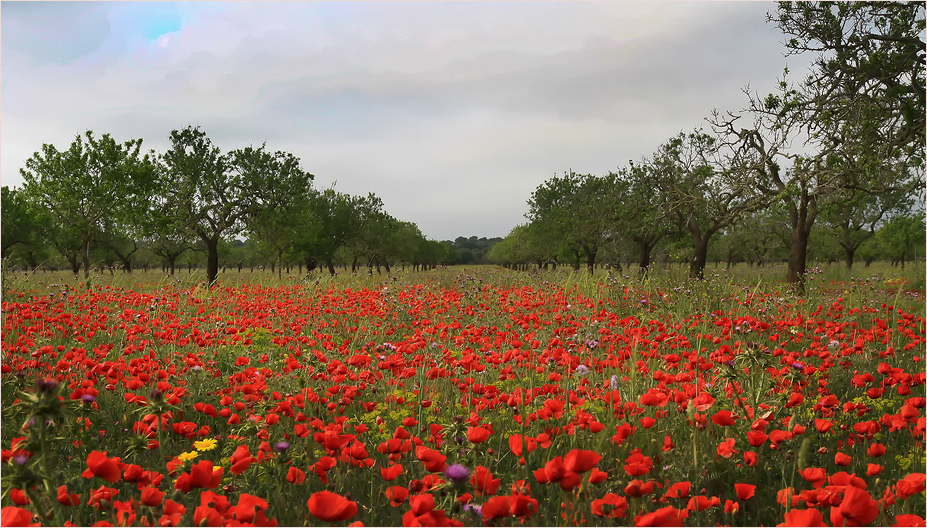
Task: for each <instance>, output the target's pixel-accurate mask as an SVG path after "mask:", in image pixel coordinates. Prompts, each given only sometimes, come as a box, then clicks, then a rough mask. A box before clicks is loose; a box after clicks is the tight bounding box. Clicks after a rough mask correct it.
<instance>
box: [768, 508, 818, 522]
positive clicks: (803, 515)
mask: <svg viewBox="0 0 927 528" xmlns="http://www.w3.org/2000/svg"><path fill="white" fill-rule="evenodd" d="M779 526H827V525H826V524H824V515H823V514H822V513H821V512H820V511H819V510H815V509H813V508H812V509H807V510H796V509H794V508H793V509H791V510H789V511H788V512H786V514H785V522H784V523H782V524H780V525H779Z"/></svg>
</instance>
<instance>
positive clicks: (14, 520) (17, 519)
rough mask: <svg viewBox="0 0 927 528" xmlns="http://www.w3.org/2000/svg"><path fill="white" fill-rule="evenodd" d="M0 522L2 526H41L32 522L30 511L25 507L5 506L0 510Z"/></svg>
mask: <svg viewBox="0 0 927 528" xmlns="http://www.w3.org/2000/svg"><path fill="white" fill-rule="evenodd" d="M0 524H2V525H3V526H41V525H40V524H39V523H32V512H31V511H29V510H27V509H25V508H18V507H16V506H6V507H5V508H3V509H2V510H0Z"/></svg>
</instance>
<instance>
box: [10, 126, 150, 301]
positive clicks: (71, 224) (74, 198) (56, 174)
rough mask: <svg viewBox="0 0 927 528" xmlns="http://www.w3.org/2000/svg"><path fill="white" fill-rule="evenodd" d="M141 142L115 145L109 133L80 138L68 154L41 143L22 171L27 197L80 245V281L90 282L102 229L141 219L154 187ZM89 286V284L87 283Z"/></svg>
mask: <svg viewBox="0 0 927 528" xmlns="http://www.w3.org/2000/svg"><path fill="white" fill-rule="evenodd" d="M141 146H142V140H140V139H138V140H129V141H126V142H125V143H121V144H120V143H117V142H116V140H114V139H113V138H112V137H110V136H109V134H103V136H102V137H101V138H100V139H97V138H95V137H94V135H93V132H91V131H87V132H86V134H85V135H84V136H83V137H81V136H80V135H78V136H77V137H76V138H75V139H74V141H73V142H72V143H71V147H70V148H69V149H68V150H66V151H59V150H58V149H57V148H55V146H54V145H49V144H47V143H46V144H44V145H42V150H41V152H36V153H35V154H34V155H33V156H32V157H31V158H29V159H28V160H27V161H26V167H25V168H23V169H20V173H21V174H22V176H23V180H24V181H25V184H24V186H23V192H24V193H25V194H26V196H27V197H28V198H29V199H30V200H32V201H34V202H35V203H37V204H40V205H41V206H42V207H45V208H46V209H48V211H49V212H50V213H51V214H52V216H53V217H54V221H55V222H56V223H57V224H58V225H59V226H61V228H62V232H61V234H62V236H65V237H73V238H76V239H78V240H79V241H80V246H81V249H80V254H81V260H82V262H83V267H84V277H85V278H86V279H89V278H90V242H91V241H92V240H93V238H94V236H96V234H97V233H98V232H99V231H100V230H104V229H114V230H115V229H118V228H119V226H120V225H121V224H129V223H134V222H138V221H142V218H143V217H142V214H141V211H143V209H144V204H145V203H146V202H147V201H148V199H149V196H151V194H152V193H153V192H154V189H155V186H156V180H155V171H154V166H153V164H152V162H151V159H150V158H149V156H148V155H144V156H141V155H140V149H141ZM88 286H89V282H88Z"/></svg>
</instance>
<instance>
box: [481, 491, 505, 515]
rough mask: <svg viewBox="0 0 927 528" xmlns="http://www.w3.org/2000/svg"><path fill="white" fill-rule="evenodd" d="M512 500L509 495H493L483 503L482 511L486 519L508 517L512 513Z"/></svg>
mask: <svg viewBox="0 0 927 528" xmlns="http://www.w3.org/2000/svg"><path fill="white" fill-rule="evenodd" d="M511 500H512V499H511V497H509V496H502V497H492V498H491V499H489V500H488V501H486V502H485V503H484V504H483V507H482V509H481V510H480V513H482V514H483V518H484V519H498V518H500V517H508V516H509V515H511V514H512V508H511Z"/></svg>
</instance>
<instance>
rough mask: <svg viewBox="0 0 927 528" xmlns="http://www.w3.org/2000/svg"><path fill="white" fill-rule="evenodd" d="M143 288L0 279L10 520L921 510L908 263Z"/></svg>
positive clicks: (904, 516)
mask: <svg viewBox="0 0 927 528" xmlns="http://www.w3.org/2000/svg"><path fill="white" fill-rule="evenodd" d="M921 275H922V273H921ZM40 280H44V281H45V282H39V281H40ZM132 280H135V282H134V283H131V284H126V285H118V284H116V283H115V281H114V283H113V284H110V285H106V284H105V281H95V282H94V286H93V287H92V288H90V289H86V288H83V287H80V286H79V285H77V283H76V282H75V281H73V280H72V281H71V282H70V283H69V282H67V281H60V282H59V283H51V282H49V281H48V280H47V278H45V279H43V278H42V277H41V276H37V277H33V278H31V279H30V280H29V281H28V282H27V281H20V282H18V283H16V284H14V285H13V286H12V287H10V288H9V289H7V291H5V292H4V295H3V322H2V334H3V335H2V362H0V365H2V402H0V403H2V419H3V422H2V424H3V427H2V446H0V447H2V464H3V465H2V479H3V480H2V525H3V526H25V525H55V526H62V525H64V526H130V525H131V526H139V525H141V526H249V525H256V526H277V525H280V526H303V525H312V526H335V525H342V526H343V525H354V526H519V525H527V526H539V525H540V526H550V525H555V526H585V525H599V526H615V525H630V526H634V525H636V526H668V525H687V526H712V525H724V526H760V525H764V526H770V525H780V526H916V525H920V526H923V525H924V517H925V515H927V514H925V444H924V441H925V411H924V407H925V403H927V400H925V372H924V363H923V361H924V356H925V318H924V292H923V290H922V289H912V288H911V285H910V284H908V281H907V280H906V279H904V278H900V279H896V278H885V277H883V276H880V277H877V278H869V279H852V280H840V281H834V280H831V281H828V280H823V281H822V280H820V279H816V281H815V282H813V283H811V282H809V284H810V287H809V288H808V292H807V293H806V294H805V295H802V296H799V295H796V294H794V293H791V292H790V291H788V288H787V286H786V285H785V284H779V283H763V282H762V281H753V282H748V281H742V282H738V281H737V280H735V279H733V278H731V277H730V276H728V275H723V274H714V273H712V274H710V276H709V277H708V278H706V279H704V280H701V281H678V280H677V281H675V282H674V281H669V280H665V281H661V280H659V279H658V278H651V279H646V280H639V279H638V277H636V276H635V277H626V276H622V275H621V274H617V273H614V274H605V273H604V272H602V273H600V274H597V275H596V276H594V277H589V276H587V275H586V274H575V275H574V274H571V273H568V272H556V273H554V272H532V273H526V272H520V273H519V272H510V271H507V270H503V269H501V268H490V267H486V268H470V269H453V268H452V269H439V270H436V271H431V272H427V273H394V274H392V275H384V276H365V277H340V276H339V277H335V278H327V277H320V278H318V279H316V278H313V279H310V280H302V279H299V278H292V280H290V281H289V283H287V281H286V280H283V281H276V282H272V283H271V282H268V283H266V284H262V283H260V282H256V283H247V282H240V283H235V282H233V281H226V282H222V281H221V279H220V284H219V285H218V286H216V287H214V288H213V289H208V288H206V287H205V286H203V285H200V284H196V283H195V282H192V281H188V282H183V281H181V280H180V279H176V280H172V281H168V280H160V281H155V280H152V281H150V282H145V280H143V279H142V276H138V277H137V278H136V279H132ZM920 288H922V283H921V286H920Z"/></svg>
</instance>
